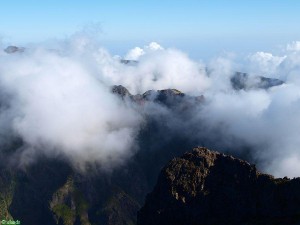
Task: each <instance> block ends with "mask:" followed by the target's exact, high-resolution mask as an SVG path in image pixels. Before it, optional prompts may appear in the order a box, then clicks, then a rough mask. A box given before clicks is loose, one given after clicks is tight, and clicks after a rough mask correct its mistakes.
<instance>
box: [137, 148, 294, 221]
mask: <svg viewBox="0 0 300 225" xmlns="http://www.w3.org/2000/svg"><path fill="white" fill-rule="evenodd" d="M299 223H300V178H296V179H292V180H290V179H288V178H283V179H275V178H274V177H272V176H270V175H268V174H263V173H260V172H258V171H257V169H256V167H255V166H254V165H251V164H249V163H248V162H246V161H243V160H239V159H236V158H234V157H232V156H228V155H224V154H221V153H218V152H214V151H210V150H208V149H206V148H195V149H194V150H193V151H192V152H189V153H186V154H184V155H183V156H182V157H180V158H175V159H173V160H171V161H170V162H169V164H168V165H167V166H166V167H165V168H164V169H163V170H162V171H161V174H160V176H159V179H158V182H157V184H156V186H155V188H154V190H153V191H152V193H150V194H149V195H148V196H147V199H146V203H145V205H144V207H143V208H142V209H141V210H140V211H139V214H138V224H139V225H150V224H151V225H152V224H153V225H154V224H156V225H159V224H172V225H176V224H178V225H180V224H185V225H190V224H193V225H197V224H199V225H200V224H201V225H206V224H210V225H212V224H223V225H226V224H228V225H229V224H230V225H235V224H236V225H240V224H251V225H253V224H254V225H255V224H272V225H273V224H285V225H288V224H299Z"/></svg>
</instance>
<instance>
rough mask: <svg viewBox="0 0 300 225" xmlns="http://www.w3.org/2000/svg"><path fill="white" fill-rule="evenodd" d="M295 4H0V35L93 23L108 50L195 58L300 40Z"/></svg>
mask: <svg viewBox="0 0 300 225" xmlns="http://www.w3.org/2000/svg"><path fill="white" fill-rule="evenodd" d="M299 12H300V1H297V0H286V1H283V0H260V1H259V0H244V1H241V0H239V1H237V0H230V1H225V0H223V1H221V0H210V1H209V0H206V1H200V0H198V1H196V0H185V1H183V0H172V1H170V0H165V1H163V0H160V1H158V0H152V1H142V0H140V1H133V0H128V1H113V0H111V1H91V0H85V1H81V0H77V1H76V0H73V1H69V0H64V1H63V0H60V1H58V0H52V1H50V0H44V1H37V0H23V1H20V0H19V1H17V0H10V1H8V0H4V1H1V3H0V36H1V37H2V39H3V41H4V42H5V43H10V44H14V43H15V44H24V43H26V42H36V41H38V42H39V41H43V40H46V39H49V38H65V37H67V36H70V35H72V34H73V33H74V32H76V31H79V30H82V29H83V27H86V26H90V25H91V24H97V27H99V28H100V30H101V33H100V34H99V35H98V38H99V40H100V41H102V42H103V45H104V46H106V47H107V48H109V49H111V50H112V51H113V52H116V53H117V52H118V51H120V52H121V53H122V52H124V51H125V49H128V48H131V47H134V46H136V45H144V44H147V43H148V42H150V41H157V42H159V43H161V44H162V45H164V46H167V47H177V48H180V49H183V50H184V51H187V52H188V53H189V54H191V55H194V56H196V57H197V56H200V57H201V55H209V54H215V53H218V52H222V51H234V52H237V51H241V52H243V51H245V52H246V51H257V50H269V49H271V48H273V47H274V48H277V47H278V48H279V47H280V46H282V45H284V44H286V43H287V42H291V41H296V40H300V29H299V23H300V13H299Z"/></svg>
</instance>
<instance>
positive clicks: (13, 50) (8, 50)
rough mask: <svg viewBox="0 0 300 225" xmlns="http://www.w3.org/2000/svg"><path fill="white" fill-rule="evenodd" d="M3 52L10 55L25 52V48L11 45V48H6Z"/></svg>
mask: <svg viewBox="0 0 300 225" xmlns="http://www.w3.org/2000/svg"><path fill="white" fill-rule="evenodd" d="M4 51H5V52H6V53H7V54H12V53H17V52H19V53H21V52H24V51H25V48H23V47H17V46H13V45H11V46H8V47H7V48H5V49H4Z"/></svg>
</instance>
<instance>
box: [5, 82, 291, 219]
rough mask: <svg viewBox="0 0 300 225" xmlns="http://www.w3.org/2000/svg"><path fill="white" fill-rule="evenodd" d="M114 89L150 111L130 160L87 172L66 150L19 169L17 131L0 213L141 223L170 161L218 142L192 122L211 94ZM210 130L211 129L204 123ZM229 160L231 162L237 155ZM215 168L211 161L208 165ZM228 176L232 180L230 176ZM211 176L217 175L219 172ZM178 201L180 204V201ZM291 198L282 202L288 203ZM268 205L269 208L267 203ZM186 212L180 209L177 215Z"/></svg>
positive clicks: (7, 155) (10, 144) (7, 150)
mask: <svg viewBox="0 0 300 225" xmlns="http://www.w3.org/2000/svg"><path fill="white" fill-rule="evenodd" d="M111 91H112V93H114V94H116V95H117V96H118V97H119V98H120V99H122V100H123V101H126V102H128V103H130V104H133V105H134V108H138V109H141V110H140V111H141V112H142V113H143V116H144V120H145V121H144V122H145V123H144V124H143V126H142V127H141V130H140V131H139V133H138V136H137V137H136V144H137V147H138V148H139V150H138V151H136V153H135V154H134V155H133V156H132V157H131V158H130V159H129V160H127V161H126V163H124V164H122V165H119V166H117V167H116V168H114V169H113V170H111V171H105V170H102V169H101V166H99V167H95V166H91V168H90V169H87V171H85V172H80V171H78V170H76V169H75V168H73V167H72V166H71V165H70V163H69V162H68V160H67V159H66V158H65V157H63V156H56V157H54V156H53V157H49V156H48V157H47V156H44V155H39V156H36V160H35V162H34V163H32V164H30V165H28V166H27V167H26V168H16V167H15V165H14V164H10V163H9V162H10V161H9V160H10V159H11V156H14V155H15V154H16V153H17V152H18V151H20V150H21V149H22V148H23V147H24V143H23V141H22V140H21V139H20V138H19V137H12V139H11V140H7V142H6V144H5V145H3V146H0V147H1V154H0V159H1V161H2V162H6V163H2V164H1V165H0V220H1V219H6V220H9V219H14V220H20V221H21V223H22V224H24V225H29V224H43V225H55V224H59V225H62V224H64V225H78V224H85V225H98V224H104V225H133V224H136V220H137V217H136V215H137V212H138V210H139V209H140V208H141V206H143V205H144V203H145V197H146V195H147V193H149V192H151V191H152V190H153V188H154V186H155V184H156V182H157V177H158V175H159V173H160V171H161V170H162V168H163V167H164V166H165V165H166V163H167V162H168V161H169V160H170V159H172V158H174V157H178V156H180V155H182V154H183V153H184V152H186V151H187V150H190V149H192V148H193V147H194V146H197V145H203V146H212V144H214V143H211V142H209V141H207V140H206V139H205V138H204V137H206V136H205V135H204V136H203V137H202V136H199V135H198V134H199V133H197V135H194V132H195V130H197V131H198V130H199V129H202V128H201V127H199V123H194V124H193V123H189V122H188V121H189V120H190V118H193V117H194V116H195V113H196V112H198V110H201V107H202V106H203V105H204V104H205V101H206V99H205V97H204V96H196V97H195V96H190V95H188V94H185V93H182V92H181V91H179V90H176V89H165V90H149V91H147V92H145V93H142V94H137V95H132V94H131V93H130V92H129V91H128V90H127V89H126V88H125V87H123V86H121V85H117V86H113V87H112V89H111ZM149 108H150V109H151V110H149ZM200 124H201V123H200ZM203 132H204V133H206V132H207V131H206V130H205V127H204V128H203ZM195 136H196V138H195ZM222 150H223V149H222ZM236 152H239V151H236ZM215 154H216V153H215ZM235 156H238V155H235ZM243 157H244V156H243ZM218 162H219V161H218ZM214 163H215V162H214ZM224 164H226V165H227V164H228V165H229V167H230V165H231V164H230V161H229V162H224ZM237 164H238V163H237ZM203 168H204V167H203ZM204 169H205V168H204ZM239 169H240V168H239V167H237V168H236V170H237V173H238V174H239V173H244V172H243V171H244V170H241V171H239ZM210 170H211V168H206V171H210ZM245 174H247V173H246V172H245ZM160 177H162V175H161V176H160ZM262 177H264V176H262ZM266 177H267V176H266ZM190 178H192V176H189V177H187V178H186V182H187V183H188V182H189V181H188V179H190ZM225 178H226V179H227V178H228V182H229V183H230V182H231V180H230V179H229V178H230V176H228V177H224V179H225ZM160 179H162V178H160ZM205 179H206V178H205ZM266 179H267V178H266ZM268 179H269V178H268ZM191 182H193V180H191ZM210 182H211V183H213V182H214V181H213V180H212V177H211V178H210ZM224 182H227V181H226V180H224ZM268 182H270V187H273V186H274V184H273V178H272V179H271V178H270V181H268ZM293 182H294V181H292V182H287V184H290V183H293ZM283 183H284V182H283ZM267 184H268V185H269V183H267ZM215 185H218V186H219V185H220V184H219V183H216V184H215ZM275 186H276V185H275ZM276 187H277V186H276ZM215 188H216V187H215ZM226 188H227V187H226ZM226 188H225V189H224V191H226ZM155 190H156V189H155ZM162 190H163V189H162ZM251 190H252V189H251ZM270 190H271V191H272V190H273V189H270ZM295 192H296V191H295ZM154 193H155V192H154ZM212 193H215V192H212ZM276 193H277V192H276ZM217 194H218V193H217ZM267 194H268V192H267V191H266V198H267V199H266V201H265V202H266V203H269V200H268V198H271V197H268V195H267ZM232 195H234V194H232ZM261 195H263V193H261ZM163 196H165V197H166V204H167V203H168V201H167V200H172V201H173V200H174V199H172V196H171V197H170V196H169V195H168V193H166V194H165V193H162V199H164V198H163ZM168 196H169V197H168ZM211 196H212V195H211ZM217 196H218V195H216V198H217ZM236 196H237V198H239V197H238V196H240V198H241V199H243V198H244V197H245V196H243V195H240V194H238V195H236ZM293 197H294V196H293ZM245 199H246V198H245ZM149 201H150V200H149V198H148V200H147V202H146V205H145V206H144V208H143V209H142V211H141V213H140V214H139V215H140V216H139V223H140V224H143V223H144V222H145V221H144V220H142V218H149V217H150V214H152V213H153V219H155V218H156V217H157V216H156V214H155V210H154V207H156V205H155V204H153V210H152V211H151V210H150V208H151V207H150V208H149ZM156 201H158V200H156ZM241 201H242V200H241ZM245 201H246V200H245ZM284 201H285V200H284ZM174 203H175V205H174V207H177V205H178V204H177V203H176V201H174ZM291 203H293V201H291ZM151 204H152V203H151ZM261 204H263V202H262V203H261ZM272 204H273V203H272ZM286 204H287V202H283V207H286ZM274 205H275V204H274ZM211 207H212V206H211ZM263 207H265V209H266V210H267V209H269V208H268V207H269V206H268V205H262V206H261V208H263ZM189 208H191V209H192V206H190V205H188V208H186V209H185V210H188V209H189ZM147 210H148V211H147ZM180 213H181V212H179V211H178V212H177V214H178V216H180ZM181 215H184V214H181ZM293 215H294V214H293ZM293 215H292V216H293ZM147 216H148V217H147ZM149 221H152V220H149Z"/></svg>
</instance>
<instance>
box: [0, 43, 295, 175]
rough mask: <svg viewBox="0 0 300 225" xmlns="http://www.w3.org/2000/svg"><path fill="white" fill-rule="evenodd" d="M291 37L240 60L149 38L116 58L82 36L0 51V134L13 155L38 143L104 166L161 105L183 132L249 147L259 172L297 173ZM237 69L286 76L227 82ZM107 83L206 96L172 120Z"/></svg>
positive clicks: (124, 150) (122, 153)
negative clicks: (259, 84)
mask: <svg viewBox="0 0 300 225" xmlns="http://www.w3.org/2000/svg"><path fill="white" fill-rule="evenodd" d="M298 45H299V43H298V42H294V43H291V44H289V45H287V49H286V50H285V51H283V52H282V54H281V55H274V54H273V53H265V52H257V53H252V54H249V55H247V56H244V57H242V60H241V57H240V58H237V57H236V56H234V55H230V54H229V55H225V56H224V55H223V56H219V57H216V58H214V59H212V60H211V61H210V62H209V63H207V64H204V63H202V62H195V61H193V60H192V59H190V58H189V57H188V56H187V55H186V54H185V53H183V52H181V51H179V50H176V49H168V48H167V49H166V48H163V47H161V46H160V45H159V44H157V43H150V44H149V45H146V46H144V47H143V48H140V47H136V48H133V49H132V50H130V51H129V52H128V54H127V55H126V56H125V57H124V58H125V59H130V60H138V62H136V63H133V64H130V63H129V64H124V63H121V62H120V59H119V58H118V57H115V56H112V55H110V53H109V52H108V51H106V50H105V49H103V48H101V47H100V46H99V45H97V44H95V43H93V42H91V41H90V40H89V39H85V38H82V37H74V38H73V39H71V40H69V41H65V42H58V43H56V44H55V45H54V46H52V47H49V46H47V47H30V48H27V49H26V50H25V51H24V52H16V53H13V54H7V53H5V52H1V53H0V86H1V113H0V125H1V134H2V135H1V139H2V142H3V143H4V142H5V140H6V139H8V137H9V136H19V137H21V138H22V140H23V141H24V143H25V145H24V147H22V149H21V150H20V153H19V154H20V163H21V164H27V163H29V162H31V161H32V160H34V158H35V155H36V153H37V152H38V153H41V152H42V153H43V154H46V155H50V156H59V155H63V156H64V157H66V158H68V159H69V160H70V161H71V162H72V163H73V164H75V165H78V166H80V167H81V168H82V167H84V166H85V164H86V163H87V162H96V163H100V164H101V165H103V166H104V167H107V168H111V167H114V166H115V165H119V164H121V163H123V162H125V161H126V159H128V158H129V157H131V156H132V154H133V153H134V152H135V151H138V147H137V145H136V138H137V135H138V133H139V130H140V129H141V127H143V126H144V124H145V115H146V114H147V115H157V114H159V113H162V114H164V115H165V114H168V113H169V114H170V116H169V117H168V118H169V119H168V120H169V121H168V123H169V125H168V126H169V128H170V129H178V128H179V127H180V129H181V133H182V136H186V137H187V138H191V137H192V138H193V139H196V140H197V139H199V143H202V141H203V140H207V141H209V143H214V146H216V147H218V148H220V149H219V150H223V149H226V150H228V149H233V150H234V151H240V152H241V153H243V151H247V150H249V149H251V155H252V157H253V158H254V159H255V160H256V161H257V162H259V165H258V166H259V167H260V168H262V169H264V170H265V171H267V172H271V173H272V174H274V175H276V176H285V175H287V176H291V177H292V176H300V167H299V165H300V149H299V146H300V143H299V142H300V132H299V127H300V117H299V115H300V89H299V86H300V79H299V78H300V76H299V72H300V51H299V46H298ZM236 71H243V72H249V74H250V76H251V77H254V78H255V76H256V75H262V76H266V77H274V78H280V79H282V80H283V81H284V82H285V84H284V85H281V86H277V87H273V88H270V89H267V90H265V89H255V88H254V89H249V90H238V91H237V90H234V89H233V88H232V86H231V83H230V78H231V76H232V75H233V74H234V73H235V72H236ZM115 84H121V85H123V86H125V87H126V88H128V89H129V91H130V92H131V93H134V94H136V93H143V92H145V91H147V90H151V89H158V90H159V89H167V88H176V89H178V90H181V91H183V92H186V93H188V94H190V95H200V94H204V96H205V103H203V104H202V105H201V106H200V107H196V109H195V107H194V108H193V111H192V112H191V113H190V114H189V117H188V118H187V117H184V118H182V119H180V118H178V115H177V116H174V114H173V112H172V111H171V110H167V109H165V108H163V107H162V106H161V105H156V104H152V105H151V107H150V106H149V105H148V106H147V108H146V109H141V108H140V107H136V106H135V105H134V104H132V103H131V102H130V101H127V100H125V101H122V100H121V99H119V98H118V97H117V96H115V95H113V94H111V92H110V87H111V85H115ZM191 127H192V129H189V128H191ZM191 130H192V132H191ZM166 135H167V134H166ZM245 146H246V147H245Z"/></svg>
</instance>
